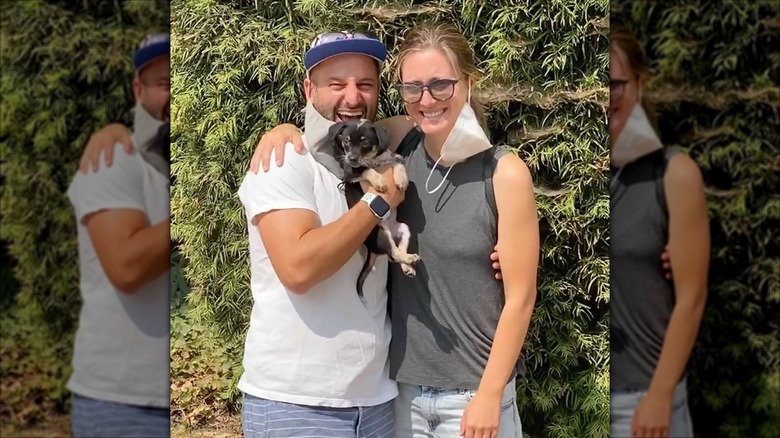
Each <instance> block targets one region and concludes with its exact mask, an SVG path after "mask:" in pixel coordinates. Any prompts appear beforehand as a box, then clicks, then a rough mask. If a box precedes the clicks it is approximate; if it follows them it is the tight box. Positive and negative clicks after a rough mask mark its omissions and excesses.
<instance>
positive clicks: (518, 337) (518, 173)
mask: <svg viewBox="0 0 780 438" xmlns="http://www.w3.org/2000/svg"><path fill="white" fill-rule="evenodd" d="M494 184H495V193H496V204H497V206H498V236H499V237H498V245H497V249H498V254H499V256H500V258H501V273H502V276H503V281H504V294H505V298H506V299H505V304H504V308H503V310H502V312H501V316H500V318H499V321H498V327H497V328H496V335H495V338H494V339H493V347H492V349H491V351H490V356H489V358H488V362H487V366H486V367H485V371H484V372H483V374H482V379H481V381H480V383H479V388H478V390H477V393H476V395H475V397H474V398H473V399H472V401H471V402H470V403H469V407H468V408H467V410H466V412H465V413H464V416H463V421H462V423H461V432H468V431H470V430H473V431H474V432H477V433H478V434H479V432H480V431H481V432H482V433H485V432H491V431H492V430H494V429H492V428H493V427H496V428H497V427H498V423H497V422H498V418H499V416H500V414H499V411H500V402H501V395H502V394H503V391H504V388H505V387H506V384H507V382H508V381H509V377H510V376H511V374H512V372H513V370H514V369H515V367H516V365H517V359H518V357H519V356H520V351H521V349H522V346H523V342H524V341H525V337H526V333H527V332H528V326H529V323H530V321H531V314H532V313H533V308H534V303H535V302H536V272H537V268H538V266H539V222H538V220H537V215H536V203H535V200H534V192H533V182H532V179H531V173H530V172H529V170H528V167H527V166H526V164H525V163H524V162H523V161H522V160H521V159H520V158H518V157H516V156H514V155H507V156H504V157H502V158H501V160H499V162H498V165H497V167H496V174H495V177H494ZM466 436H469V434H468V433H466ZM477 436H479V435H477ZM488 436H489V435H488Z"/></svg>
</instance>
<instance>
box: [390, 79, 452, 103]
mask: <svg viewBox="0 0 780 438" xmlns="http://www.w3.org/2000/svg"><path fill="white" fill-rule="evenodd" d="M457 83H458V80H457V79H436V80H434V81H431V82H429V83H428V84H420V83H416V82H401V83H400V84H395V85H393V88H395V89H396V90H398V92H399V93H401V99H403V100H404V102H406V103H410V104H411V103H417V102H419V101H420V100H422V96H423V93H424V92H425V90H428V93H430V94H431V97H433V98H434V99H435V100H438V101H439V102H444V101H445V100H449V99H450V98H452V95H453V94H455V84H457Z"/></svg>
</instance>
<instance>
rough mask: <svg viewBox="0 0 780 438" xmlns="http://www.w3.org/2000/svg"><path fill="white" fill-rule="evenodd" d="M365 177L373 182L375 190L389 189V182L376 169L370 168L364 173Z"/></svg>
mask: <svg viewBox="0 0 780 438" xmlns="http://www.w3.org/2000/svg"><path fill="white" fill-rule="evenodd" d="M363 177H364V178H365V179H366V180H367V181H368V182H369V183H370V184H371V186H372V187H374V190H376V191H377V192H379V193H385V192H386V191H387V182H386V181H385V178H384V177H383V176H382V174H381V173H379V172H377V171H376V170H374V169H368V170H367V171H366V172H365V173H364V174H363Z"/></svg>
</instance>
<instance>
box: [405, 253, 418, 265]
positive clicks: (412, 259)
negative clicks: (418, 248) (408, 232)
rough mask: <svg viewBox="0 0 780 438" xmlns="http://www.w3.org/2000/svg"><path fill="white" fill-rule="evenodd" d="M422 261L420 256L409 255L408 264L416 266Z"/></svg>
mask: <svg viewBox="0 0 780 438" xmlns="http://www.w3.org/2000/svg"><path fill="white" fill-rule="evenodd" d="M419 261H420V256H419V254H407V257H406V263H407V264H410V265H416V264H417V262H419Z"/></svg>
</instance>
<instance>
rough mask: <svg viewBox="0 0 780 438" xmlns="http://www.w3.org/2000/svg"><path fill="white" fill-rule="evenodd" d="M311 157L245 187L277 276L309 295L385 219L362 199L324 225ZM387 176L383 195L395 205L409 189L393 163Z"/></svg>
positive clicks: (250, 178) (255, 177)
mask: <svg viewBox="0 0 780 438" xmlns="http://www.w3.org/2000/svg"><path fill="white" fill-rule="evenodd" d="M310 160H311V159H310V158H307V157H303V156H300V155H297V154H292V155H291V156H288V160H287V163H286V164H285V165H284V166H281V167H274V168H273V169H271V171H270V172H268V173H265V172H263V173H259V174H252V173H248V174H247V176H246V178H245V179H244V182H243V183H242V185H241V189H239V197H240V198H241V202H242V203H243V204H244V207H245V208H246V211H247V217H248V218H249V219H250V220H251V224H252V225H254V226H256V227H257V230H258V232H259V233H260V237H261V238H262V240H263V244H264V246H265V249H266V251H267V252H268V258H269V259H270V261H271V265H272V266H273V268H274V271H275V272H276V275H277V276H278V277H279V280H280V281H281V282H282V284H283V285H284V286H285V288H287V289H288V290H290V291H291V292H293V293H296V294H305V293H307V292H308V291H309V289H311V288H312V287H313V286H314V285H316V284H318V283H320V282H321V281H323V280H324V279H326V278H328V277H330V276H331V275H333V274H334V273H335V272H336V271H338V270H339V269H340V268H341V267H342V266H344V264H345V263H346V262H347V261H348V260H349V259H350V257H352V256H353V255H354V254H355V253H356V252H357V251H358V250H359V249H360V246H361V245H362V244H363V241H364V240H365V239H366V237H368V235H369V234H370V233H371V230H372V229H373V228H374V227H375V226H376V225H377V224H378V223H379V219H378V218H377V217H376V216H375V215H374V214H373V212H371V209H370V207H369V206H368V204H366V203H365V202H362V201H361V202H358V203H357V205H354V206H353V207H352V208H351V209H350V210H349V211H348V212H346V213H345V214H344V215H343V216H342V217H340V218H339V219H337V220H335V221H333V222H331V223H329V224H327V225H325V226H322V225H320V220H319V218H318V217H317V214H316V211H317V200H316V199H315V197H314V190H313V187H314V181H315V178H316V176H315V173H314V164H313V163H312V162H311V161H310ZM382 174H383V176H384V177H385V179H386V181H387V186H388V187H387V192H386V193H383V194H381V196H382V198H384V199H385V201H386V202H387V203H388V204H389V205H390V208H395V207H397V206H398V204H400V202H401V201H402V200H403V196H404V195H403V192H399V191H397V189H396V187H395V183H394V180H393V171H392V168H391V167H389V166H388V168H387V169H386V170H385V171H384V172H382ZM365 189H366V187H365V186H364V190H365ZM373 193H375V194H376V192H373ZM253 231H254V229H253Z"/></svg>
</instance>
